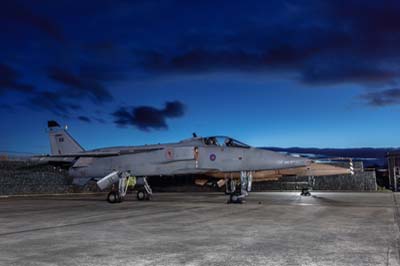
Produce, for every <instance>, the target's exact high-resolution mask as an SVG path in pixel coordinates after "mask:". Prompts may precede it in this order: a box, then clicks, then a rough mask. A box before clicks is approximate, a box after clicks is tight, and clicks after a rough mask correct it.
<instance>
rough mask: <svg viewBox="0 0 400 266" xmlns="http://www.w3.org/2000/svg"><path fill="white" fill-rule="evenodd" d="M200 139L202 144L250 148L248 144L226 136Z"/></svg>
mask: <svg viewBox="0 0 400 266" xmlns="http://www.w3.org/2000/svg"><path fill="white" fill-rule="evenodd" d="M202 141H203V143H204V144H206V145H210V146H220V147H237V148H250V146H249V145H247V144H244V143H243V142H240V141H238V140H235V139H233V138H230V137H226V136H212V137H205V138H202Z"/></svg>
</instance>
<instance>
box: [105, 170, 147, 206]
mask: <svg viewBox="0 0 400 266" xmlns="http://www.w3.org/2000/svg"><path fill="white" fill-rule="evenodd" d="M129 178H135V177H131V176H130V173H128V172H119V171H114V172H112V173H111V174H109V175H107V176H105V177H103V178H102V179H101V180H99V181H98V182H97V185H98V186H99V188H100V189H101V190H105V189H106V188H108V187H110V185H111V187H112V188H111V191H110V192H109V193H108V195H107V201H108V202H109V203H120V202H122V201H123V200H124V198H125V196H126V194H127V191H128V186H129V182H128V179H129ZM116 184H118V185H116ZM133 184H134V183H133ZM133 184H132V185H133ZM135 188H137V190H138V191H137V194H136V197H137V199H138V200H150V199H151V196H152V194H153V191H152V190H151V188H150V185H149V183H147V178H146V177H138V178H136V184H135Z"/></svg>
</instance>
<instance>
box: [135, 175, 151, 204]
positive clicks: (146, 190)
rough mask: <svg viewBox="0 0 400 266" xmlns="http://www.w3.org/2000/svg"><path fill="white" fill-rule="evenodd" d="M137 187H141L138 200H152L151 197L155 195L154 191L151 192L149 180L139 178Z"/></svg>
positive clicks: (137, 196)
mask: <svg viewBox="0 0 400 266" xmlns="http://www.w3.org/2000/svg"><path fill="white" fill-rule="evenodd" d="M136 185H137V186H140V189H139V190H138V192H137V193H136V198H137V199H138V200H150V199H151V196H152V195H153V191H152V190H151V188H150V186H149V183H147V178H146V177H142V178H138V179H137V184H136Z"/></svg>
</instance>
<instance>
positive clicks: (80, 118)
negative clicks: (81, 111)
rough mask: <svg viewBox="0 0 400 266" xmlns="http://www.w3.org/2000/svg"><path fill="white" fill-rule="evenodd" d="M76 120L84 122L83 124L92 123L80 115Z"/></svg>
mask: <svg viewBox="0 0 400 266" xmlns="http://www.w3.org/2000/svg"><path fill="white" fill-rule="evenodd" d="M77 118H78V120H80V121H82V122H85V123H91V122H92V120H91V119H90V118H89V117H87V116H84V115H80V116H78V117H77Z"/></svg>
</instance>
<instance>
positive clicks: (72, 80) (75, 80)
mask: <svg viewBox="0 0 400 266" xmlns="http://www.w3.org/2000/svg"><path fill="white" fill-rule="evenodd" d="M48 77H49V78H50V79H52V80H54V81H57V82H58V83H60V84H63V85H64V86H66V87H68V88H69V90H66V91H64V93H65V96H66V97H70V98H79V97H88V98H89V99H91V100H92V101H93V102H95V103H105V102H110V101H112V100H113V96H112V95H111V94H110V92H109V91H108V90H107V89H106V88H105V87H104V86H103V85H102V84H101V83H100V82H99V81H97V80H95V79H91V78H85V77H81V76H78V75H75V74H73V73H71V72H69V71H67V70H64V69H61V68H59V67H51V68H49V70H48Z"/></svg>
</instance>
